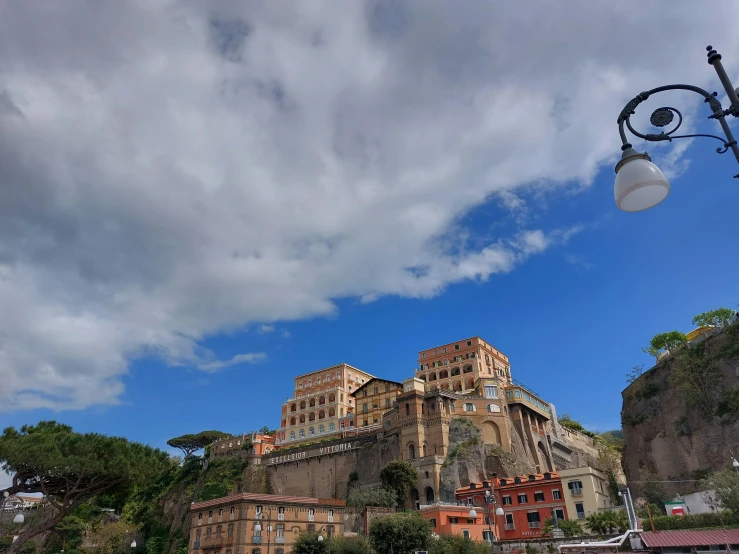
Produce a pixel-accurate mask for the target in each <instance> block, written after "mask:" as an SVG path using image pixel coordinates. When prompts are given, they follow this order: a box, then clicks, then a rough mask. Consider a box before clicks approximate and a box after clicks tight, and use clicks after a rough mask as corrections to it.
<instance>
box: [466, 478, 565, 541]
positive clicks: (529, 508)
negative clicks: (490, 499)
mask: <svg viewBox="0 0 739 554" xmlns="http://www.w3.org/2000/svg"><path fill="white" fill-rule="evenodd" d="M486 490H492V491H493V493H494V494H496V495H497V497H498V505H499V506H500V507H501V508H503V514H504V515H503V516H497V517H496V516H495V515H494V514H495V509H492V510H491V517H492V518H494V523H495V526H496V527H497V529H498V532H497V533H496V536H497V537H498V538H500V539H505V540H510V539H526V538H536V537H541V536H542V530H543V528H544V522H545V521H546V520H547V519H548V518H550V517H555V516H556V517H557V519H567V504H566V501H565V498H564V495H563V493H562V481H561V479H560V476H559V474H558V473H557V472H554V471H552V472H546V473H540V474H532V475H521V476H517V477H505V478H503V477H494V478H492V479H491V480H490V481H483V482H480V483H470V485H469V486H467V487H462V488H459V489H457V492H456V496H457V499H458V500H459V501H461V502H464V503H466V504H468V505H470V506H472V505H475V506H482V505H483V497H484V496H485V491H486ZM493 508H495V507H493ZM476 511H480V510H476ZM478 515H479V514H478Z"/></svg>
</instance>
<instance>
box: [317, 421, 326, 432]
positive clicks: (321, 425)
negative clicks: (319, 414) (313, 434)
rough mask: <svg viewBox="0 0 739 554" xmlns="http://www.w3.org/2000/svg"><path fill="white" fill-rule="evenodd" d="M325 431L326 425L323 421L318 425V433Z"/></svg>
mask: <svg viewBox="0 0 739 554" xmlns="http://www.w3.org/2000/svg"><path fill="white" fill-rule="evenodd" d="M325 432H326V427H324V425H323V423H321V424H320V425H319V426H318V433H325Z"/></svg>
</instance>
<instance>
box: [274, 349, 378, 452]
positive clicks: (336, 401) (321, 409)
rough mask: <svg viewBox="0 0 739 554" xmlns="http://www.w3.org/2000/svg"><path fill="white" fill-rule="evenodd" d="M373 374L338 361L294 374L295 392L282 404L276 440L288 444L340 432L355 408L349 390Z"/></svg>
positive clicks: (358, 385) (323, 437) (357, 386)
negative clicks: (321, 367)
mask: <svg viewBox="0 0 739 554" xmlns="http://www.w3.org/2000/svg"><path fill="white" fill-rule="evenodd" d="M370 379H373V376H372V375H370V374H369V373H367V372H366V371H362V370H361V369H357V368H356V367H352V366H350V365H349V364H339V365H335V366H332V367H328V368H326V369H321V370H318V371H312V372H310V373H305V374H303V375H298V376H297V377H295V392H294V394H293V398H289V399H288V400H287V402H285V403H284V404H283V405H282V417H281V418H280V430H279V431H278V433H277V441H276V444H277V445H278V446H283V445H284V446H287V445H290V444H303V443H310V442H315V441H319V440H323V439H326V438H328V437H338V436H341V434H342V432H343V431H344V429H342V424H343V422H342V421H340V420H344V421H345V418H346V416H347V415H348V414H353V413H355V412H356V406H355V404H354V403H355V399H354V398H353V397H352V393H353V392H355V391H356V390H357V389H359V388H360V387H361V386H362V385H364V384H365V383H367V382H368V381H369V380H370Z"/></svg>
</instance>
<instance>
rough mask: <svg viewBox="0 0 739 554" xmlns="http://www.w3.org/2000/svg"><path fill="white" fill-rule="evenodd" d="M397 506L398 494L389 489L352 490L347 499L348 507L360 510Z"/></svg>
mask: <svg viewBox="0 0 739 554" xmlns="http://www.w3.org/2000/svg"><path fill="white" fill-rule="evenodd" d="M397 504H398V496H397V493H396V492H395V491H391V490H387V489H351V490H350V491H349V495H348V496H347V498H346V505H347V506H351V507H352V508H359V509H360V510H364V509H365V508H366V507H367V506H379V507H382V508H394V507H395V506H396V505H397Z"/></svg>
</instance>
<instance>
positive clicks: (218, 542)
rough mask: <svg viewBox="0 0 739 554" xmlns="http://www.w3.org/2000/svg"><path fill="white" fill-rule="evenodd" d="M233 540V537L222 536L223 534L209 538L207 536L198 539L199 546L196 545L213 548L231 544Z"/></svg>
mask: <svg viewBox="0 0 739 554" xmlns="http://www.w3.org/2000/svg"><path fill="white" fill-rule="evenodd" d="M196 542H197V541H196ZM233 542H234V539H233V537H224V536H220V537H211V538H209V539H208V538H205V539H200V541H199V543H200V546H198V547H197V548H214V547H216V548H217V547H219V546H226V545H229V544H233Z"/></svg>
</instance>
